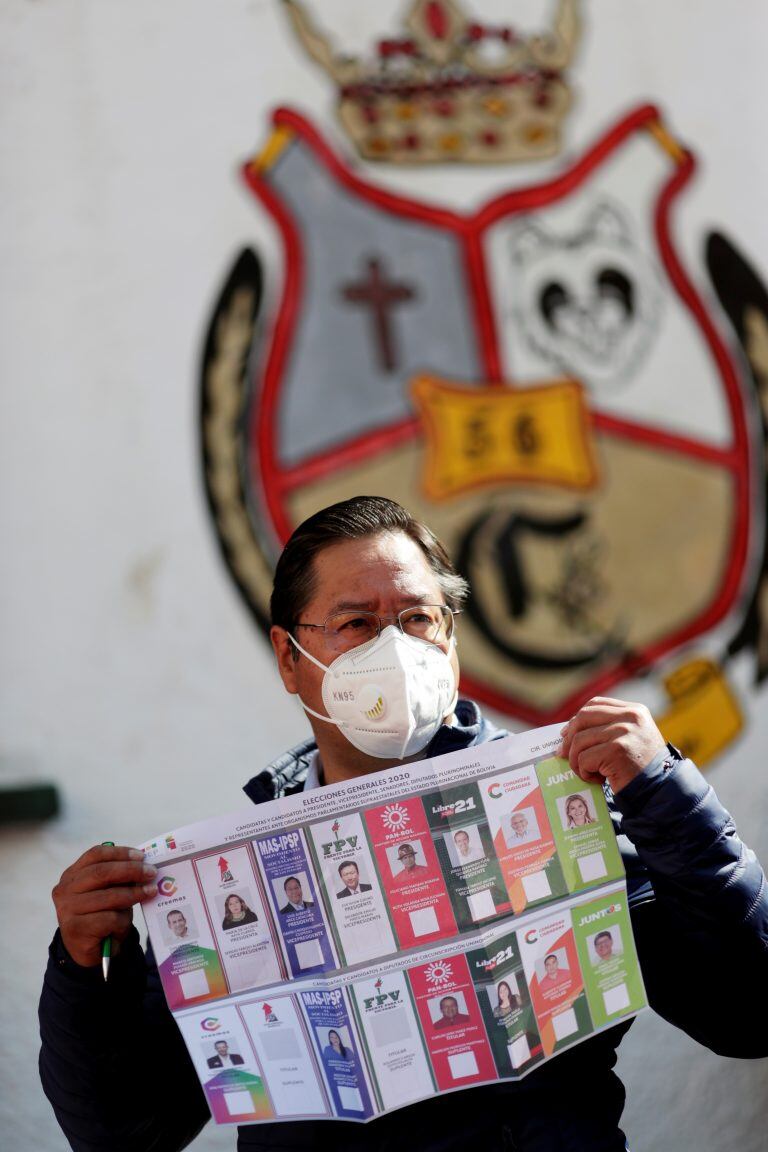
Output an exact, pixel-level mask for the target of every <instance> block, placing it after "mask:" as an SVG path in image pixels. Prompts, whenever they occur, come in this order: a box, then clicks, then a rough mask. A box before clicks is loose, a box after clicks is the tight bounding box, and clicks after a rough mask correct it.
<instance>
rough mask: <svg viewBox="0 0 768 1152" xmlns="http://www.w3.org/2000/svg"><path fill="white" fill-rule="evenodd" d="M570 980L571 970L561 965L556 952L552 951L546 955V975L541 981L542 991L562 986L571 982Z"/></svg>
mask: <svg viewBox="0 0 768 1152" xmlns="http://www.w3.org/2000/svg"><path fill="white" fill-rule="evenodd" d="M570 980H571V974H570V972H569V971H567V969H562V968H561V967H560V961H559V960H558V958H557V956H555V954H554V952H550V954H549V956H545V957H544V975H543V976H542V978H541V982H540V987H541V990H542V992H546V991H552V989H554V988H561V987H562V986H563V984H569V983H570Z"/></svg>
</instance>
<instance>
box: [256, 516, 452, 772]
mask: <svg viewBox="0 0 768 1152" xmlns="http://www.w3.org/2000/svg"><path fill="white" fill-rule="evenodd" d="M313 570H314V577H315V589H314V593H313V595H312V598H311V600H310V601H309V603H308V604H307V605H306V607H305V608H304V609H303V611H302V612H301V613H300V620H301V621H306V622H307V623H310V624H322V623H323V621H324V620H325V619H326V617H328V616H330V615H331V614H332V613H334V612H342V611H348V610H350V609H352V610H354V609H356V608H359V609H362V610H365V611H368V612H375V613H377V615H379V616H381V617H388V619H386V620H384V621H383V626H384V627H386V626H387V625H388V624H391V623H393V622H394V620H395V618H396V617H397V614H398V612H402V610H403V609H404V608H409V607H411V606H412V605H414V604H443V603H445V597H444V596H443V594H442V591H441V589H440V585H439V584H438V581H437V577H436V576H435V574H434V572H433V571H432V569H431V568H430V567H429V564H428V563H427V559H426V557H425V556H424V553H423V552H422V551H421V549H420V548H419V547H418V545H417V544H414V542H413V541H412V540H411V539H410V538H409V537H408V536H406V535H404V533H402V532H394V533H390V532H382V533H380V534H379V535H377V536H368V537H365V538H364V539H362V540H343V541H340V542H338V543H334V544H331V545H330V546H329V547H328V548H324V549H323V550H322V551H321V552H320V553H318V555H317V556H316V557H315V560H314V565H313ZM271 638H272V646H273V648H274V650H275V654H276V656H277V660H278V668H279V671H280V676H281V678H282V681H283V684H284V686H285V688H286V690H287V691H288V692H291V693H297V694H298V695H299V696H301V699H302V700H303V701H304V702H305V704H307V705H308V706H309V707H310V708H313V709H314V710H315V711H316V712H320V713H321V714H322V715H323V716H325V715H326V714H327V712H326V708H325V705H324V704H323V699H322V693H321V687H322V683H323V676H324V672H323V669H322V668H318V667H317V666H316V665H315V664H313V663H312V661H311V660H307V659H306V657H304V656H302V655H299V658H298V659H297V660H294V658H293V654H292V651H291V646H290V641H289V639H288V634H287V632H286V631H285V629H283V628H277V627H275V628H273V629H272V632H271ZM297 639H298V640H299V642H300V643H301V645H302V647H304V648H306V650H307V651H308V652H311V653H312V655H313V656H314V657H315V658H316V659H317V660H319V661H320V662H321V663H322V664H324V665H326V667H327V666H328V665H329V664H331V663H332V661H333V660H334V659H335V657H336V655H337V653H336V652H333V651H330V650H329V649H328V647H327V644H326V642H325V640H324V636H323V632H322V629H317V628H304V629H300V630H299V633H297ZM446 647H447V646H446ZM451 664H452V666H453V673H454V676H455V678H456V683H457V684H458V682H459V664H458V660H457V658H456V649H455V647H454V649H453V652H452V654H451ZM309 722H310V724H311V725H312V730H313V732H314V734H315V739H316V741H317V745H318V747H319V749H320V755H321V758H322V760H323V762H324V764H325V765H326V766H327V765H329V764H332V763H333V762H334V760H338V758H339V757H341V759H342V761H343V762H344V763H345V764H350V765H354V767H355V770H356V771H361V772H371V771H374V770H378V769H381V768H386V767H387V766H388V765H389V764H396V763H399V761H397V760H389V761H388V760H385V759H382V758H379V757H377V756H368V755H367V754H366V753H364V752H360V751H359V749H357V748H355V747H354V746H353V745H351V744H350V742H349V741H348V740H347V738H346V736H344V735H343V734H342V732H341V731H340V730H339V729H338V727H337V725H336V724H327V723H324V722H323V721H322V720H316V719H315V718H314V717H312V716H310V717H309ZM334 753H335V754H336V755H335V756H334ZM326 774H327V773H326Z"/></svg>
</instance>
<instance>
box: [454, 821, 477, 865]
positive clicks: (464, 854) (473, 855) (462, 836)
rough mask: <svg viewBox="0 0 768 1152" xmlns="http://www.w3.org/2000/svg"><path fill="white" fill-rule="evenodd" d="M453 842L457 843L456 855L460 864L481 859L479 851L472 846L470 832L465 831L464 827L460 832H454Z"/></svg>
mask: <svg viewBox="0 0 768 1152" xmlns="http://www.w3.org/2000/svg"><path fill="white" fill-rule="evenodd" d="M453 842H454V844H455V845H456V855H457V857H458V861H459V864H471V863H472V862H473V861H474V860H479V859H480V857H479V856H478V854H477V851H476V850H475V849H474V848H473V847H472V844H471V841H470V839H469V832H465V831H464V829H463V828H460V829H459V831H458V832H454V834H453Z"/></svg>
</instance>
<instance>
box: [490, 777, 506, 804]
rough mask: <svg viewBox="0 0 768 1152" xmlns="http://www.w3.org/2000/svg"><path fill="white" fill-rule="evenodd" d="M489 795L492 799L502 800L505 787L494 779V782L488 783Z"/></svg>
mask: <svg viewBox="0 0 768 1152" xmlns="http://www.w3.org/2000/svg"><path fill="white" fill-rule="evenodd" d="M488 795H489V796H490V798H491V800H500V799H501V797H502V796H503V795H504V789H503V788H502V787H501V784H499V783H498V781H496V780H494V782H493V784H489V785H488Z"/></svg>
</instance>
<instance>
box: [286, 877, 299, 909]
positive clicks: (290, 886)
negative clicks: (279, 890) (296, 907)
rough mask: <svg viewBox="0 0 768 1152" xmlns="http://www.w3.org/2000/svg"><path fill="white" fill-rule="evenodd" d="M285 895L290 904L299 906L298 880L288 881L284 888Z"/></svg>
mask: <svg viewBox="0 0 768 1152" xmlns="http://www.w3.org/2000/svg"><path fill="white" fill-rule="evenodd" d="M285 894H286V896H287V897H288V899H289V900H290V902H291V904H301V884H299V882H298V880H289V881H288V883H287V884H286V886H285Z"/></svg>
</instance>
